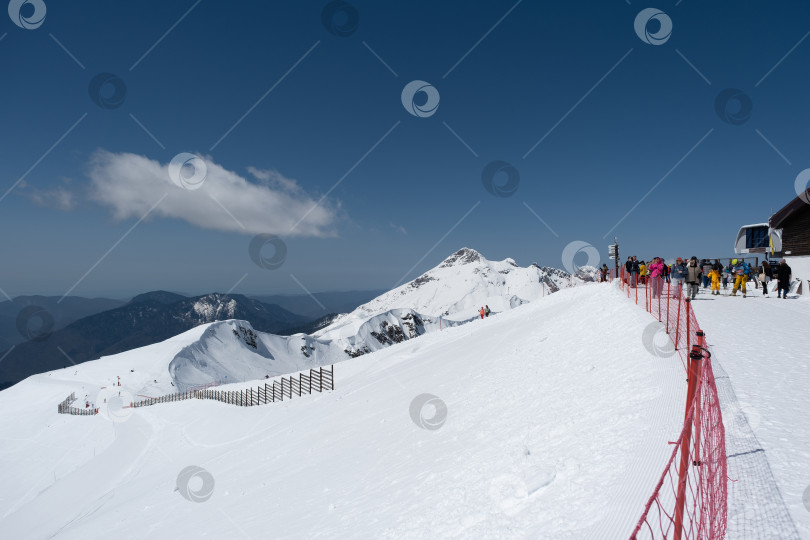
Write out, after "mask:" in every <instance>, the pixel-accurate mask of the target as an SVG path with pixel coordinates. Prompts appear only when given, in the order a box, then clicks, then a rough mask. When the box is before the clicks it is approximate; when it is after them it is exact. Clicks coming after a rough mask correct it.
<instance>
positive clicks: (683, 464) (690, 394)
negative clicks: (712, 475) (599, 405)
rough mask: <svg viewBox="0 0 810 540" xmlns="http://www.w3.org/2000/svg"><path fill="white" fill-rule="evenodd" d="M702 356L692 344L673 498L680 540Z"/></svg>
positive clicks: (678, 538)
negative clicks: (676, 487) (678, 465)
mask: <svg viewBox="0 0 810 540" xmlns="http://www.w3.org/2000/svg"><path fill="white" fill-rule="evenodd" d="M687 320H688V319H687ZM702 358H703V355H702V354H701V352H700V348H699V347H698V346H697V345H694V346H693V347H692V352H690V353H689V386H688V389H687V391H686V412H685V413H684V430H683V438H682V439H681V461H680V467H679V468H678V495H677V498H676V499H675V531H674V533H675V536H674V540H681V535H682V534H683V507H684V503H685V502H686V482H687V474H688V472H689V443H690V438H691V436H692V422H690V421H689V411H690V410H691V409H692V403H693V401H694V399H695V390H696V389H697V385H698V384H697V383H698V372H699V370H700V360H701V359H702ZM693 414H694V411H693ZM693 418H694V417H693Z"/></svg>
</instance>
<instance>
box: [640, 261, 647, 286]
mask: <svg viewBox="0 0 810 540" xmlns="http://www.w3.org/2000/svg"><path fill="white" fill-rule="evenodd" d="M638 275H639V277H641V282H642V283H644V284H646V283H647V265H646V264H645V263H644V261H641V264H639V265H638Z"/></svg>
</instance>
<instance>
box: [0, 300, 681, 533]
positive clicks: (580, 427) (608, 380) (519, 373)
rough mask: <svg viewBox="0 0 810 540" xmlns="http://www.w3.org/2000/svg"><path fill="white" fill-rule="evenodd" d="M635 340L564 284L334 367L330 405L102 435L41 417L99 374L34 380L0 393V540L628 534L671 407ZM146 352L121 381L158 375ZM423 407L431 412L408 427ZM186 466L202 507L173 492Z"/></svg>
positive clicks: (626, 324) (610, 304)
mask: <svg viewBox="0 0 810 540" xmlns="http://www.w3.org/2000/svg"><path fill="white" fill-rule="evenodd" d="M649 323H650V318H649V315H647V314H646V313H644V312H643V311H642V310H640V309H639V308H637V307H636V306H633V305H632V304H630V303H629V302H627V301H626V300H623V299H622V298H621V293H620V292H619V291H618V290H616V289H615V288H614V287H610V286H607V285H590V286H583V287H579V288H573V289H567V290H563V291H560V292H559V293H556V294H554V295H552V296H547V297H544V298H541V299H539V300H537V301H535V302H533V303H531V304H525V305H522V306H520V307H517V308H515V309H514V310H511V311H508V312H505V313H502V314H500V315H498V316H494V317H490V318H487V319H485V320H478V321H475V322H472V323H470V324H467V325H464V326H460V327H455V328H449V329H445V330H443V331H441V332H436V333H431V334H427V335H425V336H422V337H420V338H418V339H414V340H410V341H407V342H404V343H402V344H399V345H396V346H393V347H390V348H387V349H384V350H382V351H379V352H376V353H373V354H369V355H365V356H361V357H358V358H355V359H351V360H347V361H345V362H342V363H340V364H337V365H336V367H335V380H336V390H335V391H334V392H330V393H326V394H316V395H314V396H306V397H301V398H298V397H296V398H295V399H293V400H292V401H285V402H283V403H275V404H269V405H266V406H261V407H252V408H238V407H234V406H230V405H226V404H223V403H218V402H212V401H202V400H188V401H183V402H179V403H171V404H162V405H156V406H153V407H144V408H139V409H134V410H132V409H125V410H124V411H123V412H122V414H121V416H120V417H119V418H118V420H117V421H111V420H108V419H107V418H105V416H104V415H98V416H95V417H81V416H68V415H59V414H57V412H56V404H57V403H58V402H59V401H61V400H62V399H64V398H65V396H67V395H68V394H69V393H70V392H73V391H77V390H79V389H80V388H81V385H82V383H84V384H85V385H87V386H89V385H93V384H98V383H99V382H100V383H104V382H105V381H106V380H107V379H108V373H105V372H104V370H103V369H102V366H103V363H104V362H105V361H106V360H108V359H105V360H103V361H99V362H90V363H87V364H82V365H80V366H78V367H77V368H75V369H73V370H61V371H58V372H52V373H51V374H42V375H37V376H34V377H31V378H29V379H27V380H26V381H24V382H22V383H20V384H18V385H16V386H14V387H12V388H10V389H8V390H6V391H3V392H2V393H0V410H2V415H0V430H2V433H3V442H2V458H3V462H4V463H6V464H9V465H11V466H7V467H3V468H2V470H1V471H0V483H1V484H2V485H3V489H2V490H0V518H2V520H0V537H2V538H64V539H68V538H81V539H87V538H121V539H125V538H132V539H135V538H137V539H141V538H144V537H148V536H153V537H156V538H158V537H159V538H242V537H244V538H304V537H310V538H312V537H316V538H318V537H320V538H357V537H363V538H400V537H408V538H472V537H476V538H523V537H527V536H528V537H533V538H578V539H579V538H618V537H623V536H627V535H629V532H630V531H631V530H632V528H633V525H634V524H635V521H636V520H637V519H638V516H639V515H640V512H641V509H642V507H643V505H644V503H645V502H646V500H647V497H648V496H649V494H650V492H651V490H652V487H653V484H654V482H655V479H656V478H657V476H658V475H659V474H660V473H661V470H662V466H663V463H664V461H665V459H666V457H667V455H668V453H669V451H670V447H669V445H667V444H666V441H667V440H671V439H672V438H673V437H674V436H675V434H676V432H677V431H678V428H679V424H680V419H681V418H682V414H683V405H684V399H685V397H684V392H685V381H684V377H683V368H682V367H681V365H680V362H679V361H678V360H677V359H675V360H673V359H669V360H662V359H660V358H657V357H655V356H652V355H651V354H650V353H649V352H648V351H647V350H646V348H645V347H644V345H643V343H642V339H641V336H642V333H643V331H644V328H645V327H646V326H647V325H648V324H649ZM204 331H205V327H200V328H197V329H194V330H193V331H190V332H187V333H186V334H184V335H181V336H178V337H177V338H175V339H174V341H173V342H171V343H164V344H159V345H155V346H152V347H169V348H171V347H174V348H178V350H179V348H182V346H183V341H185V342H193V341H194V340H196V339H197V338H199V335H198V334H200V333H201V332H204ZM169 352H171V351H169ZM155 353H156V351H154V350H151V351H150V348H148V347H147V348H144V349H138V350H136V351H131V352H130V353H126V354H128V355H130V357H129V358H128V359H127V360H128V365H134V366H135V368H134V369H135V373H136V374H137V373H140V372H143V374H144V375H143V376H144V377H151V376H152V375H151V374H149V375H146V374H147V373H148V372H150V370H152V371H153V372H155V373H157V372H162V373H165V371H161V366H155V365H150V362H154V361H153V360H151V359H152V358H154V355H155ZM113 358H114V357H113ZM118 367H120V366H114V367H111V368H110V369H116V368H118ZM162 369H163V370H165V365H164V366H163V367H162ZM74 372H77V373H78V374H77V375H74ZM426 393H427V394H432V395H434V396H436V397H437V398H438V400H440V401H434V402H433V403H426V404H425V405H424V407H422V408H421V409H419V408H418V407H416V408H417V414H416V416H415V418H416V421H414V419H412V415H411V411H410V409H411V408H412V405H413V402H414V399H415V398H417V397H419V396H421V395H422V394H426ZM78 394H79V392H77V395H78ZM417 403H419V402H417ZM443 407H446V418H445V419H444V422H443V423H441V421H440V420H441V418H434V417H435V414H436V412H438V413H439V414H442V411H443V410H444V408H443ZM420 422H421V423H422V424H423V425H424V426H426V428H428V429H426V428H425V427H420V426H419V425H418V424H419V423H420ZM431 422H434V423H433V424H432V423H431ZM436 427H438V429H429V428H436ZM12 464H13V465H12ZM189 466H196V467H200V468H202V471H200V470H199V469H197V470H196V471H197V473H198V474H196V476H193V477H192V478H191V479H190V482H189V486H188V487H189V488H190V490H191V493H192V494H193V493H196V492H202V493H200V494H199V495H198V497H200V498H202V499H205V498H206V496H207V495H210V498H207V500H204V501H203V502H191V501H189V500H187V499H186V498H184V497H183V496H181V493H179V492H178V491H177V484H178V475H179V474H180V473H181V471H183V470H184V469H186V468H187V467H189ZM192 472H194V471H192ZM188 474H189V473H187V476H188ZM209 475H210V476H209ZM181 483H182V481H181Z"/></svg>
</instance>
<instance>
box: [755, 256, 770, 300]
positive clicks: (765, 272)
mask: <svg viewBox="0 0 810 540" xmlns="http://www.w3.org/2000/svg"><path fill="white" fill-rule="evenodd" d="M762 278H764V279H762ZM757 279H759V281H760V283H762V296H768V282H769V281H770V280H772V279H773V269H771V265H769V264H768V261H762V266H760V267H759V272H758V273H757Z"/></svg>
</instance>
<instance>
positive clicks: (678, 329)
mask: <svg viewBox="0 0 810 540" xmlns="http://www.w3.org/2000/svg"><path fill="white" fill-rule="evenodd" d="M682 303H683V294H678V315H677V317H676V321H677V322H676V323H675V350H676V351H677V350H678V340H679V339H680V335H681V304H682Z"/></svg>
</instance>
